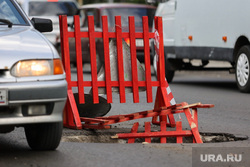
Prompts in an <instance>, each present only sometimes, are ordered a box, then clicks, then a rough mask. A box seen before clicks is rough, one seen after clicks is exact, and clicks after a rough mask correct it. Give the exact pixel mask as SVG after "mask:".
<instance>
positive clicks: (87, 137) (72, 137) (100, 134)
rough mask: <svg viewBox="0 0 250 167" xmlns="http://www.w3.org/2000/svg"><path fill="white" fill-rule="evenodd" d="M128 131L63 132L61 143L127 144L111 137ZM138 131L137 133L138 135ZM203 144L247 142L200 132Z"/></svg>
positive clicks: (189, 139)
mask: <svg viewBox="0 0 250 167" xmlns="http://www.w3.org/2000/svg"><path fill="white" fill-rule="evenodd" d="M129 132H130V129H126V128H122V129H109V130H70V129H66V130H64V132H63V136H62V140H61V141H62V142H81V143H127V139H113V138H111V136H114V135H116V134H117V133H129ZM139 132H140V131H138V133H139ZM200 135H201V137H202V140H203V143H218V142H233V141H242V140H247V139H248V136H246V135H234V134H229V133H206V132H200ZM144 140H145V139H143V138H137V139H135V143H143V142H144ZM192 142H193V139H192V137H183V143H192ZM151 143H160V138H151ZM167 143H176V138H175V137H168V138H167Z"/></svg>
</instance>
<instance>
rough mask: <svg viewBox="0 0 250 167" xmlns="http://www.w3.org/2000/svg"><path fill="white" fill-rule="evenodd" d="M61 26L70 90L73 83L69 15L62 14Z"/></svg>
mask: <svg viewBox="0 0 250 167" xmlns="http://www.w3.org/2000/svg"><path fill="white" fill-rule="evenodd" d="M60 21H61V26H60V28H61V29H60V31H61V32H62V33H61V41H62V42H61V49H62V56H63V60H64V61H63V65H64V70H65V73H66V80H67V82H68V90H71V89H72V85H71V69H70V57H69V39H68V23H67V16H65V15H63V16H60Z"/></svg>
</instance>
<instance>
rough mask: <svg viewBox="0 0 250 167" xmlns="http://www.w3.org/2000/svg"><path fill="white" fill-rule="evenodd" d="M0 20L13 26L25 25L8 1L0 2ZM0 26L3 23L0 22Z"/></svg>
mask: <svg viewBox="0 0 250 167" xmlns="http://www.w3.org/2000/svg"><path fill="white" fill-rule="evenodd" d="M0 19H5V20H8V21H10V22H11V23H13V24H22V25H24V24H26V22H25V20H24V18H23V17H22V15H21V14H20V13H19V12H18V10H17V9H16V7H15V6H14V5H13V4H12V2H11V1H10V0H1V1H0ZM0 24H4V23H2V22H0Z"/></svg>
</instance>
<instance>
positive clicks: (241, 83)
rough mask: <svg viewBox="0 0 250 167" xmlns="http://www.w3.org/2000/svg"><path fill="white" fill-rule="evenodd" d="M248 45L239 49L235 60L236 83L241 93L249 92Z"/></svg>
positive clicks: (249, 51)
mask: <svg viewBox="0 0 250 167" xmlns="http://www.w3.org/2000/svg"><path fill="white" fill-rule="evenodd" d="M249 68H250V45H245V46H243V47H241V48H240V50H239V52H238V54H237V59H236V73H235V76H236V81H237V86H238V88H239V90H240V91H241V92H245V93H247V92H250V81H249V80H250V78H249V72H250V69H249Z"/></svg>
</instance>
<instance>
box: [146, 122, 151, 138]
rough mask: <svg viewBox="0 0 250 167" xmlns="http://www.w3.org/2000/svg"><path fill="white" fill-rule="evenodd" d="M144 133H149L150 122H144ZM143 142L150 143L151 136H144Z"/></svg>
mask: <svg viewBox="0 0 250 167" xmlns="http://www.w3.org/2000/svg"><path fill="white" fill-rule="evenodd" d="M145 133H148V134H150V133H151V125H150V122H145ZM145 142H147V143H151V138H150V137H146V138H145Z"/></svg>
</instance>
